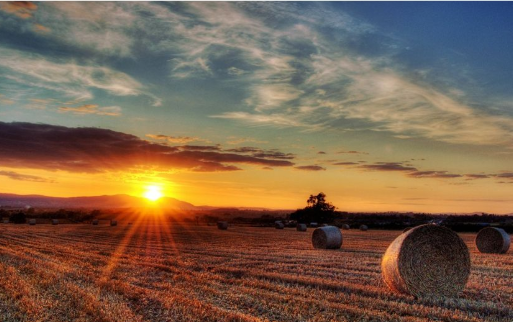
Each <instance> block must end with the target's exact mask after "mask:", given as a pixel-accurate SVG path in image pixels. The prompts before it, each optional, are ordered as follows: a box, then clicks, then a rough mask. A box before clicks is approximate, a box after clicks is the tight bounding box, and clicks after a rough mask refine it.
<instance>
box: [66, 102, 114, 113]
mask: <svg viewBox="0 0 513 322" xmlns="http://www.w3.org/2000/svg"><path fill="white" fill-rule="evenodd" d="M59 112H61V113H73V114H77V115H87V114H96V115H105V116H120V115H121V107H119V106H106V107H99V106H98V105H97V104H84V105H82V106H78V107H67V106H61V107H59Z"/></svg>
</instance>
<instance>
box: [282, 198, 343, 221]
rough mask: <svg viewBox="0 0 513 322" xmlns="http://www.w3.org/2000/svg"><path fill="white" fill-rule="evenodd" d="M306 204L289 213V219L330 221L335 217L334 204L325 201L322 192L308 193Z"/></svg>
mask: <svg viewBox="0 0 513 322" xmlns="http://www.w3.org/2000/svg"><path fill="white" fill-rule="evenodd" d="M306 203H307V206H306V207H305V208H303V209H298V210H296V211H295V212H294V213H292V214H290V219H292V220H297V222H300V223H308V222H317V223H331V222H333V219H334V217H335V206H333V205H332V204H331V203H329V202H327V201H326V195H325V194H324V193H322V192H320V193H318V194H317V195H316V196H314V195H310V197H309V198H308V200H307V201H306Z"/></svg>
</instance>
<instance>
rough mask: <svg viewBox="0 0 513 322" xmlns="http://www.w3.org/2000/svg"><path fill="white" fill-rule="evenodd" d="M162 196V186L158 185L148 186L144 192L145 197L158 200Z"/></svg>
mask: <svg viewBox="0 0 513 322" xmlns="http://www.w3.org/2000/svg"><path fill="white" fill-rule="evenodd" d="M161 197H162V192H161V191H160V187H157V186H148V187H146V191H145V192H144V198H146V199H148V200H151V201H156V200H158V199H160V198H161Z"/></svg>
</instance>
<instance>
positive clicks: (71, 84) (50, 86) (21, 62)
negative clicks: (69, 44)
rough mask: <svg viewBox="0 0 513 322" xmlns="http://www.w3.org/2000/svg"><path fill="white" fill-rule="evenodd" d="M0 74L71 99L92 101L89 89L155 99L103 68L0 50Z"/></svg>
mask: <svg viewBox="0 0 513 322" xmlns="http://www.w3.org/2000/svg"><path fill="white" fill-rule="evenodd" d="M0 71H3V72H4V73H3V75H2V76H3V77H4V78H6V79H8V80H11V81H14V82H17V83H21V84H23V85H27V86H32V87H39V88H43V89H46V90H51V91H54V92H60V93H63V94H64V95H66V96H68V97H72V98H75V99H82V100H83V99H92V98H93V97H94V95H93V92H92V90H102V91H104V92H107V93H109V94H112V95H115V96H139V95H146V96H149V97H151V98H152V99H153V100H154V104H155V105H158V104H160V101H159V99H158V98H156V97H155V96H154V95H152V94H150V93H148V92H146V91H145V89H144V86H143V85H142V84H141V83H139V82H138V81H136V80H135V79H133V78H132V77H130V76H129V75H127V74H125V73H122V72H119V71H116V70H113V69H110V68H108V67H103V66H95V65H91V66H89V65H79V64H76V63H74V62H53V61H50V60H47V59H45V58H43V57H41V56H40V55H36V54H27V53H24V52H21V51H17V50H12V49H6V48H2V47H0Z"/></svg>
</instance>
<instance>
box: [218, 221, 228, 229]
mask: <svg viewBox="0 0 513 322" xmlns="http://www.w3.org/2000/svg"><path fill="white" fill-rule="evenodd" d="M217 229H220V230H227V229H228V222H227V221H218V222H217Z"/></svg>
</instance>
